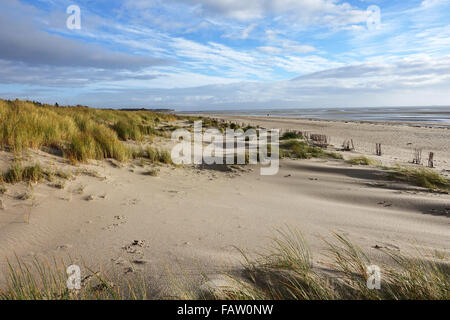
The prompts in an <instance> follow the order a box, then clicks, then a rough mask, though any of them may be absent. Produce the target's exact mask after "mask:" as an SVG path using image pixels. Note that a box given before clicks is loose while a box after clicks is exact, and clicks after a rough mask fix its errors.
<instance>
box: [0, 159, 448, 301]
mask: <svg viewBox="0 0 450 320" xmlns="http://www.w3.org/2000/svg"><path fill="white" fill-rule="evenodd" d="M6 156H7V155H6V154H5V153H2V154H1V157H2V159H4V158H5V157H6ZM33 157H34V158H35V159H38V160H40V161H41V162H42V163H48V164H50V163H52V164H53V165H57V166H64V168H65V169H70V170H79V169H80V168H79V167H78V168H77V167H70V166H68V165H66V164H64V163H63V161H62V160H61V159H59V158H58V157H55V156H50V155H47V154H43V153H35V154H34V155H33ZM82 167H83V168H85V169H87V170H92V171H95V172H97V176H96V177H93V176H89V175H83V174H81V175H78V176H77V177H76V178H75V179H74V180H72V181H69V182H67V184H66V186H65V188H64V189H62V190H59V189H55V188H54V187H52V186H49V185H47V184H38V185H34V186H33V188H32V190H31V191H29V192H31V194H32V197H31V198H30V199H28V200H19V199H18V197H17V196H18V195H20V194H21V193H22V192H24V191H25V190H26V189H27V187H26V186H24V185H20V184H19V185H15V186H10V187H9V190H8V191H7V193H6V194H5V195H3V196H2V202H3V204H4V207H5V208H4V209H3V210H0V230H1V232H0V257H2V259H1V260H0V261H1V266H0V267H2V268H5V263H6V260H5V259H6V258H10V259H11V258H13V254H14V253H15V254H17V256H18V257H20V258H22V259H25V260H27V259H31V257H32V256H35V255H37V256H39V257H43V256H45V257H63V258H65V259H67V258H68V257H69V256H70V257H71V258H72V259H73V260H74V262H77V263H81V262H83V263H85V264H86V265H88V266H90V267H91V268H93V269H96V268H97V269H101V268H106V269H114V270H115V272H119V273H123V274H135V273H139V272H141V271H145V272H144V274H145V276H146V277H148V278H149V279H150V281H151V282H152V283H154V285H155V294H156V295H158V294H162V293H161V292H164V288H165V287H166V285H167V279H166V276H167V270H172V272H175V273H177V272H178V271H177V270H179V268H181V269H182V270H183V273H191V272H192V273H193V274H197V275H198V274H199V271H200V270H202V271H205V272H206V273H209V274H215V273H218V272H220V270H223V268H224V267H225V266H229V265H235V266H238V263H239V261H240V254H239V252H238V251H237V250H236V249H235V248H233V246H237V247H239V248H242V249H247V250H250V251H254V250H259V249H262V248H263V247H264V245H266V244H268V243H269V237H270V236H271V235H272V234H273V228H276V227H282V226H284V225H290V226H296V227H298V228H300V229H301V230H303V232H304V233H305V236H306V238H307V239H308V241H309V243H310V245H311V247H312V250H313V252H315V253H316V254H317V255H316V263H319V264H320V262H321V261H322V260H323V258H322V257H321V256H320V254H322V253H323V252H322V251H321V248H323V237H325V238H329V237H330V236H331V233H332V232H340V233H344V234H346V235H348V236H349V237H350V238H351V239H352V240H354V241H355V242H356V243H357V244H359V245H360V246H361V247H362V248H363V249H366V250H367V251H369V253H370V254H371V255H372V256H373V257H374V258H375V259H377V258H379V256H378V250H377V249H375V247H376V246H377V247H385V248H388V249H390V250H401V251H402V252H406V251H411V250H412V247H413V246H416V247H419V248H426V249H433V250H438V251H439V252H446V253H447V254H449V253H450V232H449V220H448V219H449V218H448V217H449V215H450V196H449V195H448V194H437V193H430V192H428V191H425V190H422V189H420V188H415V187H411V186H408V185H405V184H399V183H395V182H392V181H390V180H388V179H386V174H385V173H383V172H382V171H380V170H379V169H376V168H367V167H365V168H362V167H352V166H350V165H348V164H346V163H344V162H343V161H326V160H283V161H282V162H281V168H280V172H279V173H278V175H276V176H260V175H259V170H258V167H257V166H249V167H245V168H244V169H243V170H234V171H221V170H213V169H211V168H209V169H205V168H203V169H201V168H196V167H185V168H181V167H180V168H174V167H171V166H163V167H161V168H160V175H159V176H158V177H151V176H147V175H144V174H143V173H145V171H146V170H148V167H139V166H135V165H132V164H127V165H124V166H123V167H117V166H113V165H111V164H110V163H108V162H100V163H99V164H98V165H94V164H93V165H90V166H82ZM160 290H163V291H160Z"/></svg>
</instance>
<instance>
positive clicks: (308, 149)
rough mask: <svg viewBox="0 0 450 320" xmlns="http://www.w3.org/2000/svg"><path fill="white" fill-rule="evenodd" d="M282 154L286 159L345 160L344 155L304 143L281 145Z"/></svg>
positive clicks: (293, 142)
mask: <svg viewBox="0 0 450 320" xmlns="http://www.w3.org/2000/svg"><path fill="white" fill-rule="evenodd" d="M280 149H281V154H282V155H283V156H284V157H291V158H296V159H311V158H332V159H343V157H342V155H341V154H339V153H335V152H329V151H325V150H323V149H321V148H318V147H312V146H310V145H308V144H307V143H306V142H304V141H298V140H287V141H284V142H283V143H281V144H280Z"/></svg>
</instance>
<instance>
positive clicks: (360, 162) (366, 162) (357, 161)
mask: <svg viewBox="0 0 450 320" xmlns="http://www.w3.org/2000/svg"><path fill="white" fill-rule="evenodd" d="M347 162H348V163H350V164H352V165H356V166H374V165H377V164H378V162H377V161H375V160H372V159H370V158H367V157H365V156H359V157H356V158H352V159H350V160H348V161H347Z"/></svg>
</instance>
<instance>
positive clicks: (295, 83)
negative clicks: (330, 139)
mask: <svg viewBox="0 0 450 320" xmlns="http://www.w3.org/2000/svg"><path fill="white" fill-rule="evenodd" d="M73 5H75V6H78V7H79V8H80V15H79V17H80V25H79V27H80V28H73V27H70V28H69V27H68V20H69V26H73V25H74V23H76V19H72V18H73V16H72V14H74V13H75V12H74V11H69V13H68V10H67V9H68V7H69V6H73ZM0 97H1V98H5V99H15V98H19V99H29V100H37V101H41V102H47V103H55V102H58V103H59V104H60V105H61V104H69V105H77V104H82V105H89V106H93V107H108V108H110V107H112V108H127V107H133V108H136V107H144V108H174V109H177V110H213V109H221V110H226V109H255V108H257V109H265V108H267V109H277V108H284V109H286V108H315V107H317V108H324V107H325V108H350V107H377V106H378V107H381V106H430V105H440V106H449V105H450V0H408V1H397V0H347V1H339V0H245V1H243V0H147V1H144V0H123V1H118V0H96V1H93V0H77V1H66V0H58V1H56V0H0Z"/></svg>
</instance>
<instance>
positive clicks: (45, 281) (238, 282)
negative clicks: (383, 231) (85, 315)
mask: <svg viewBox="0 0 450 320" xmlns="http://www.w3.org/2000/svg"><path fill="white" fill-rule="evenodd" d="M334 239H335V241H332V242H326V246H327V248H326V249H327V250H326V252H327V255H328V257H329V261H330V262H329V263H327V264H326V265H325V266H323V267H322V269H324V268H325V269H328V272H323V271H322V270H319V269H318V268H316V267H315V266H314V263H313V255H312V252H311V250H310V249H309V247H308V244H307V242H306V241H305V239H304V237H303V236H302V234H301V232H300V231H298V230H297V229H293V228H285V229H280V230H278V231H277V235H276V236H275V237H274V238H273V240H272V245H271V246H270V247H268V248H267V250H266V251H264V252H263V253H259V254H256V255H252V257H250V256H249V255H247V254H245V253H243V252H242V251H241V252H242V254H243V263H242V268H240V270H239V272H230V273H226V274H225V277H226V278H227V279H228V281H226V282H227V285H226V286H223V287H220V288H218V287H216V288H214V287H206V288H207V289H205V287H204V286H203V285H200V284H198V283H197V284H195V285H193V284H192V283H189V281H190V279H191V278H192V276H189V277H185V278H183V279H184V280H182V279H180V277H177V278H175V277H172V278H170V277H169V279H168V282H171V283H168V284H169V287H172V288H173V291H174V296H172V297H175V298H179V299H190V300H195V299H219V300H336V299H338V300H346V299H352V300H353V299H359V300H409V299H413V300H421V299H424V300H448V299H450V265H449V261H448V260H446V258H445V259H444V260H442V259H440V260H439V261H438V262H436V261H435V260H436V259H434V260H430V259H429V258H426V255H425V253H419V254H418V255H417V256H406V255H404V254H400V253H399V252H397V251H388V250H386V251H380V252H381V253H382V254H384V255H386V257H387V258H388V259H390V261H391V263H390V264H389V265H379V267H380V270H381V289H380V290H377V289H373V290H372V289H370V288H369V287H368V286H367V280H368V278H369V274H368V273H367V267H368V266H370V265H373V264H376V263H374V262H373V261H371V260H370V258H369V257H368V255H367V254H366V253H365V252H364V251H363V250H362V249H360V248H359V247H358V246H356V245H355V244H353V243H352V242H351V241H350V240H349V239H347V238H346V237H345V236H342V235H340V234H335V238H334ZM65 270H66V268H65V266H64V265H63V264H61V263H53V264H49V263H48V262H45V261H38V260H35V261H34V262H33V263H31V264H26V263H23V262H21V261H20V260H17V262H16V263H14V264H12V263H9V266H8V270H7V275H8V276H7V285H6V287H4V288H1V289H0V299H5V300H11V299H18V300H28V299H29V300H48V299H52V300H59V299H69V300H70V299H81V300H83V299H146V298H158V297H149V296H147V292H148V291H149V290H147V289H146V284H145V281H144V280H143V276H144V275H143V276H142V277H141V276H137V277H135V279H131V280H129V281H126V282H123V281H122V283H123V285H121V284H120V283H119V282H117V283H114V282H112V281H110V280H108V278H106V277H104V276H103V275H101V274H97V273H94V272H91V274H90V278H92V279H94V280H95V281H94V282H87V281H83V286H82V289H81V290H80V291H77V292H73V291H70V290H68V289H67V286H66V280H67V275H66V274H65ZM199 277H201V278H202V279H203V282H208V280H209V279H208V276H207V275H206V274H204V273H202V272H199Z"/></svg>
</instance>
